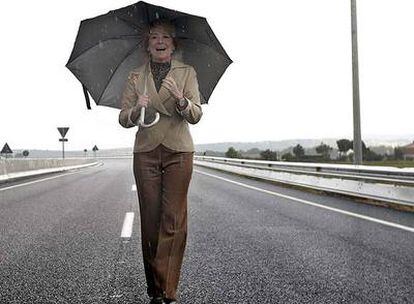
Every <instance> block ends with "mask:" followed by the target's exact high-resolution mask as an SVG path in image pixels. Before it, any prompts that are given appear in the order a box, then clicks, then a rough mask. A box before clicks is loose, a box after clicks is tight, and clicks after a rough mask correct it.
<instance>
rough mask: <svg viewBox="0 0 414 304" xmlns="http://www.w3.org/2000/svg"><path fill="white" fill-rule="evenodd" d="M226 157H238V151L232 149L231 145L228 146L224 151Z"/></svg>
mask: <svg viewBox="0 0 414 304" xmlns="http://www.w3.org/2000/svg"><path fill="white" fill-rule="evenodd" d="M226 157H228V158H240V157H241V155H240V152H239V151H237V150H236V149H234V148H233V147H230V148H229V149H228V150H227V152H226Z"/></svg>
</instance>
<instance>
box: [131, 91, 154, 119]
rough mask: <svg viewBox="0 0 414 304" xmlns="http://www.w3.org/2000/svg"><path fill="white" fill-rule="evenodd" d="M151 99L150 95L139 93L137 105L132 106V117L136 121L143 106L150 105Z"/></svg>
mask: <svg viewBox="0 0 414 304" xmlns="http://www.w3.org/2000/svg"><path fill="white" fill-rule="evenodd" d="M149 102H150V99H149V97H148V95H138V101H137V105H136V106H135V107H133V108H132V113H131V119H132V120H133V121H136V120H137V119H138V117H139V116H140V114H141V108H142V107H144V108H146V107H148V104H149Z"/></svg>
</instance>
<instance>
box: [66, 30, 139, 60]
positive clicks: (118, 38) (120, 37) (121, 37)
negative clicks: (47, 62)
mask: <svg viewBox="0 0 414 304" xmlns="http://www.w3.org/2000/svg"><path fill="white" fill-rule="evenodd" d="M137 36H138V35H125V36H116V37H111V38H105V39H102V40H99V42H98V43H95V44H94V45H92V46H90V47H89V48H87V49H86V50H84V51H83V52H82V53H80V54H79V55H78V56H76V57H75V58H73V59H72V60H70V62H68V63H67V65H68V64H69V63H72V62H74V61H75V60H76V59H78V58H79V57H80V56H82V55H84V54H85V53H86V52H88V51H90V50H91V49H93V48H94V47H96V46H97V45H99V43H101V42H106V41H110V40H123V39H129V38H131V39H132V38H136V37H137ZM141 42H142V41H140V43H141Z"/></svg>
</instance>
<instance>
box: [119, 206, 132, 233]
mask: <svg viewBox="0 0 414 304" xmlns="http://www.w3.org/2000/svg"><path fill="white" fill-rule="evenodd" d="M133 224H134V212H127V213H126V214H125V219H124V225H123V226H122V232H121V238H129V237H131V235H132V226H133Z"/></svg>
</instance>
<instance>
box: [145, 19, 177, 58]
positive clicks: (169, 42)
mask: <svg viewBox="0 0 414 304" xmlns="http://www.w3.org/2000/svg"><path fill="white" fill-rule="evenodd" d="M148 50H149V52H150V54H151V58H152V61H155V62H169V61H170V60H171V54H172V53H173V51H174V42H173V38H172V37H171V35H170V34H169V33H168V32H167V31H166V30H165V29H164V28H163V27H162V26H156V27H153V28H152V29H151V31H150V35H149V41H148Z"/></svg>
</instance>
